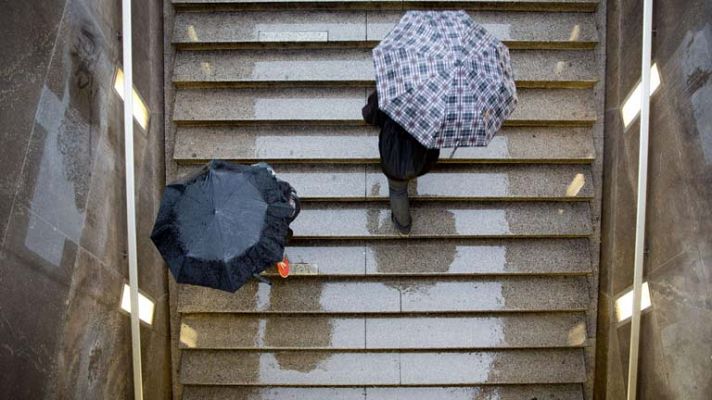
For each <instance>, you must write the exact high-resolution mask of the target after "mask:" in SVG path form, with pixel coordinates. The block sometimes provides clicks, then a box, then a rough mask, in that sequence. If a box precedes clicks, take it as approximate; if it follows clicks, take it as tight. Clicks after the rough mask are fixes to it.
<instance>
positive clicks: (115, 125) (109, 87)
mask: <svg viewBox="0 0 712 400" xmlns="http://www.w3.org/2000/svg"><path fill="white" fill-rule="evenodd" d="M134 11H135V13H134V18H133V21H134V34H135V36H134V37H136V36H138V37H144V38H146V39H144V40H141V41H135V42H134V51H135V58H134V60H135V63H134V77H135V81H134V86H135V87H136V89H137V91H139V92H140V93H141V95H142V97H143V98H144V99H145V101H146V102H147V105H148V107H149V108H150V109H151V112H152V113H153V114H152V115H158V116H159V118H157V120H158V121H160V114H161V113H162V112H163V111H162V108H163V104H162V87H161V85H160V82H161V75H162V69H161V68H160V65H161V59H160V57H148V56H147V55H148V54H152V55H153V54H160V53H161V31H160V27H161V25H162V24H161V18H162V15H161V13H160V4H159V2H156V1H152V2H140V3H137V6H136V7H135V8H134ZM120 15H121V10H120V3H117V2H115V1H107V0H102V1H94V0H92V1H87V0H68V1H61V0H60V1H24V2H22V3H16V4H8V5H7V6H6V7H4V10H3V14H2V16H0V25H2V26H3V41H2V44H0V53H2V55H3V57H2V61H0V63H1V64H2V65H1V66H0V100H2V104H3V108H2V110H0V120H1V121H2V125H3V129H2V133H0V147H1V148H2V149H3V152H4V154H3V156H2V157H1V158H2V161H1V162H0V165H2V169H3V176H2V178H1V179H0V219H1V221H0V229H1V230H2V234H1V236H0V264H1V265H2V267H0V297H2V299H3V300H2V306H0V392H1V393H4V395H3V396H5V397H8V396H9V397H10V398H16V399H42V398H67V399H69V398H72V399H73V398H78V399H82V398H91V399H94V398H97V399H99V398H126V397H129V396H130V393H131V392H132V387H131V385H132V383H131V378H130V376H131V368H132V367H131V353H130V346H131V343H130V335H129V318H128V317H127V315H126V314H124V313H123V312H121V311H120V307H119V301H120V294H121V289H122V288H123V285H124V282H125V280H126V254H125V253H126V250H125V246H126V244H125V243H126V227H125V225H124V222H125V220H126V215H125V206H124V198H125V196H124V192H123V187H124V175H123V173H124V172H123V171H124V162H123V127H122V124H123V122H122V101H121V99H120V98H119V96H118V95H117V93H116V92H115V90H114V88H113V74H114V71H115V68H116V67H117V66H118V65H117V60H120V47H121V41H120V40H117V39H116V33H117V32H119V31H120V30H121V23H120V22H121V19H120ZM149 129H150V134H148V133H147V132H146V131H144V130H143V129H142V128H139V127H138V126H136V135H135V138H136V145H137V146H136V149H135V153H136V159H135V167H136V182H137V188H138V193H137V216H138V220H139V225H138V227H137V234H138V236H139V238H146V237H148V234H149V232H150V224H151V221H152V220H153V218H154V216H155V210H156V205H157V202H158V199H159V198H160V190H161V186H162V184H163V179H162V169H163V157H162V156H161V154H163V145H164V143H163V140H162V137H163V126H162V124H153V125H151V127H150V128H149ZM8 214H9V215H10V217H9V218H8ZM8 220H9V224H8ZM6 224H7V225H6ZM6 226H7V227H8V229H7V230H6V229H5V227H6ZM138 253H139V254H138V257H139V264H140V268H141V274H140V275H141V277H140V280H139V286H140V287H141V289H142V290H143V291H144V292H145V293H147V294H148V295H149V296H150V297H151V298H153V299H155V300H156V304H155V305H156V309H155V315H154V321H153V325H152V326H151V327H144V328H142V339H143V350H144V351H145V352H147V353H149V354H151V357H148V358H144V364H143V370H144V377H145V378H146V382H147V384H146V386H145V393H146V397H147V398H155V399H167V398H169V396H170V389H169V386H170V377H169V375H168V372H169V364H168V359H167V358H168V356H167V354H169V352H170V348H169V347H168V339H167V334H168V331H167V327H166V325H167V323H168V322H167V319H168V315H167V314H168V312H167V309H166V308H167V307H166V299H165V294H166V287H165V285H166V275H165V270H164V266H163V264H162V262H161V261H160V259H159V258H158V257H157V254H156V252H155V249H153V247H152V246H151V245H149V244H148V243H147V241H146V240H140V239H139V244H138ZM149 382H150V383H149ZM139 384H140V383H139Z"/></svg>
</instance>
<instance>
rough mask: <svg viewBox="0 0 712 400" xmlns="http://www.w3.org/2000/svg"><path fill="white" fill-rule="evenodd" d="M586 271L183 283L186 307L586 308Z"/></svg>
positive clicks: (372, 310)
mask: <svg viewBox="0 0 712 400" xmlns="http://www.w3.org/2000/svg"><path fill="white" fill-rule="evenodd" d="M586 290H587V283H586V279H585V278H584V277H578V276H575V277H513V276H506V277H478V278H467V279H465V278H444V277H443V278H437V279H434V278H381V279H378V280H375V279H368V280H366V279H362V280H349V279H327V280H324V279H320V278H302V279H289V278H287V279H286V280H283V279H274V280H273V281H272V286H268V285H266V284H257V283H255V282H250V283H248V284H246V285H245V286H243V287H242V288H241V289H240V290H238V291H237V292H236V293H234V294H231V293H227V292H221V291H218V290H213V289H206V288H201V287H198V286H190V285H181V287H180V291H181V292H180V299H179V311H180V312H182V313H200V312H220V313H228V312H238V313H370V314H392V313H400V312H417V313H428V312H466V311H467V312H491V311H552V310H557V311H581V310H585V309H586V307H587V306H588V299H587V298H585V297H582V296H581V293H583V292H585V291H586Z"/></svg>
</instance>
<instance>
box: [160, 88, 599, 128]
mask: <svg viewBox="0 0 712 400" xmlns="http://www.w3.org/2000/svg"><path fill="white" fill-rule="evenodd" d="M368 92H369V91H368V90H367V89H364V88H284V89H178V90H177V91H176V100H175V108H174V110H173V112H174V114H173V120H174V121H175V122H177V123H184V124H215V123H218V124H241V123H243V124H244V123H289V124H294V123H300V122H311V123H321V124H324V123H326V124H339V125H341V124H349V125H365V122H364V121H363V118H362V116H361V108H362V107H363V106H364V105H365V104H366V97H367V94H368ZM518 97H519V103H518V105H517V108H516V109H515V110H514V112H513V113H512V115H511V117H510V118H509V119H508V120H507V121H506V122H505V126H521V125H535V126H541V125H572V124H573V125H578V126H581V125H584V126H589V125H591V124H593V122H594V121H595V120H596V115H595V114H596V113H595V107H594V96H593V92H592V91H591V90H585V89H520V90H518Z"/></svg>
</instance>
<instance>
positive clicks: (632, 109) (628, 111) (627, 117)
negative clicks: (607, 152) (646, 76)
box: [621, 64, 660, 128]
mask: <svg viewBox="0 0 712 400" xmlns="http://www.w3.org/2000/svg"><path fill="white" fill-rule="evenodd" d="M641 85H642V83H641V82H640V81H638V84H636V85H635V89H633V91H632V92H630V94H628V97H627V98H626V99H625V101H624V102H623V108H622V109H621V114H622V115H623V126H624V127H626V128H627V127H628V126H629V125H630V124H631V123H632V122H633V121H634V120H635V118H636V117H637V116H638V114H640V91H641V90H642V89H641ZM659 86H660V72H658V65H657V64H653V66H652V67H650V95H651V96H652V95H653V94H654V93H655V91H656V90H657V89H658V87H659Z"/></svg>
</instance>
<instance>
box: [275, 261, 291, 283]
mask: <svg viewBox="0 0 712 400" xmlns="http://www.w3.org/2000/svg"><path fill="white" fill-rule="evenodd" d="M277 272H279V276H281V277H282V278H286V277H288V276H289V259H288V258H287V257H284V259H283V260H282V261H280V262H278V263H277Z"/></svg>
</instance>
